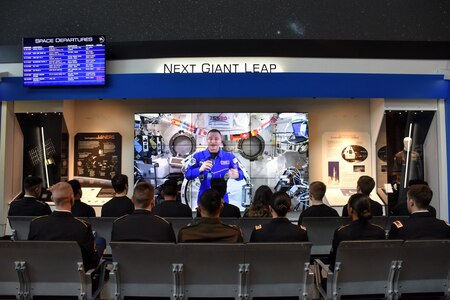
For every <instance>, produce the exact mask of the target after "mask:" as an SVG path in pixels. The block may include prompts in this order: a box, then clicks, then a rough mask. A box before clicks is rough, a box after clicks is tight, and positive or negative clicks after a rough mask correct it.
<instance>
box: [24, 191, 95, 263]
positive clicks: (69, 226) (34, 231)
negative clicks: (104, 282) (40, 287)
mask: <svg viewBox="0 0 450 300" xmlns="http://www.w3.org/2000/svg"><path fill="white" fill-rule="evenodd" d="M51 192H52V201H53V202H54V203H55V210H54V211H53V212H52V214H50V215H48V216H41V217H37V218H35V219H33V220H32V221H31V223H30V231H29V234H28V240H35V241H76V242H77V243H78V245H79V246H80V249H81V255H82V256H83V265H84V268H85V270H90V269H94V268H95V267H97V265H98V263H99V260H100V258H99V254H98V253H97V251H96V250H95V238H94V235H93V234H92V228H91V225H90V224H89V223H87V222H85V221H83V220H81V219H78V218H75V217H73V215H72V212H71V210H72V206H73V203H74V196H73V191H72V187H71V186H70V184H68V183H67V182H59V183H57V184H55V185H53V187H52V188H51Z"/></svg>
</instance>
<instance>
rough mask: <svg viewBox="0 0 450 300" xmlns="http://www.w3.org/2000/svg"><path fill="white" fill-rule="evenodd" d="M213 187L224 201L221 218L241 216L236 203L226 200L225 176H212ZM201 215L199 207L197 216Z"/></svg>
mask: <svg viewBox="0 0 450 300" xmlns="http://www.w3.org/2000/svg"><path fill="white" fill-rule="evenodd" d="M211 189H213V190H215V191H216V192H218V193H219V196H220V198H221V199H222V202H223V208H222V211H221V212H220V217H221V218H240V217H241V211H240V210H239V207H237V206H236V205H233V204H230V203H227V202H225V195H226V194H227V181H226V180H225V179H223V178H212V179H211ZM199 217H201V215H200V212H199V210H198V209H197V218H199Z"/></svg>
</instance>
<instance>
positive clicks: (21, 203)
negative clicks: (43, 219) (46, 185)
mask: <svg viewBox="0 0 450 300" xmlns="http://www.w3.org/2000/svg"><path fill="white" fill-rule="evenodd" d="M41 185H42V178H40V177H37V176H28V177H25V179H24V181H23V188H24V190H25V195H24V196H23V197H22V198H20V199H16V200H14V201H12V202H11V203H10V204H9V210H8V216H44V215H49V214H51V213H52V210H51V209H50V206H49V205H48V204H47V203H45V202H42V201H39V200H38V199H39V197H40V195H41Z"/></svg>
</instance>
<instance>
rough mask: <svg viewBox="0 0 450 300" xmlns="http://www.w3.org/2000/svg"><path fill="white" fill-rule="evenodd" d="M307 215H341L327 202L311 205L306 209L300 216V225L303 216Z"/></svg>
mask: <svg viewBox="0 0 450 300" xmlns="http://www.w3.org/2000/svg"><path fill="white" fill-rule="evenodd" d="M306 217H339V214H338V212H337V211H336V210H335V209H334V208H331V207H329V206H328V205H326V204H320V205H311V206H310V207H308V208H307V209H305V210H304V211H303V212H302V213H301V214H300V217H299V218H298V225H301V224H302V221H303V218H306Z"/></svg>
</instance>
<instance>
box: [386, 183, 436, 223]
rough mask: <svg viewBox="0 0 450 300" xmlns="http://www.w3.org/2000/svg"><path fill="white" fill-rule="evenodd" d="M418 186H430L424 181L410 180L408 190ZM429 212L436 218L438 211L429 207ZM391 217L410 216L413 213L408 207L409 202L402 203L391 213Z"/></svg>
mask: <svg viewBox="0 0 450 300" xmlns="http://www.w3.org/2000/svg"><path fill="white" fill-rule="evenodd" d="M416 184H425V185H428V182H426V181H423V180H419V179H414V180H410V181H409V182H408V188H409V187H411V186H413V185H416ZM427 210H428V211H429V212H430V213H431V215H432V216H433V217H436V209H435V208H434V207H433V206H431V205H428V208H427ZM390 213H391V215H393V216H409V215H410V214H411V213H410V212H409V210H408V205H407V201H402V202H400V203H398V204H397V205H396V206H395V207H394V208H393V209H392V210H391V211H390Z"/></svg>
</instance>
